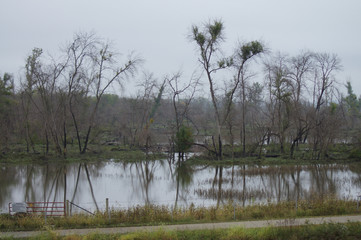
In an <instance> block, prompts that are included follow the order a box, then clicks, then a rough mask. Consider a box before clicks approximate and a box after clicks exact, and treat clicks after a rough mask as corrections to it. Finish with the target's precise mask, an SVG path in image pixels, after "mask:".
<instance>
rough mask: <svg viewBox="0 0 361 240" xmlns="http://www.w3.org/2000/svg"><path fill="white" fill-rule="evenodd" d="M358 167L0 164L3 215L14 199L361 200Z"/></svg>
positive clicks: (98, 204)
mask: <svg viewBox="0 0 361 240" xmlns="http://www.w3.org/2000/svg"><path fill="white" fill-rule="evenodd" d="M360 193H361V166H359V165H352V166H351V165H336V164H332V165H300V166H228V167H224V166H223V167H215V166H188V165H186V164H178V163H172V162H170V161H168V160H158V161H139V162H136V163H123V162H113V161H108V162H100V163H71V164H61V163H59V164H56V163H49V164H46V165H34V164H33V165H0V207H1V210H0V213H1V212H2V213H4V212H7V211H8V204H9V202H25V201H27V202H35V201H64V199H67V200H69V201H71V202H73V203H75V204H77V205H80V206H82V207H84V208H86V209H89V210H91V211H95V210H96V209H100V210H101V209H104V208H105V199H106V198H109V203H110V206H112V207H113V208H115V209H117V208H118V209H119V208H127V207H130V206H134V205H138V204H139V205H145V204H149V203H150V204H157V205H168V206H174V205H177V206H189V205H190V204H191V203H193V204H195V205H198V206H199V205H200V206H210V205H217V204H223V203H227V202H228V201H229V200H233V201H235V202H237V203H238V204H242V205H248V204H254V203H266V202H279V201H287V200H300V199H310V198H314V197H315V196H317V197H322V196H329V195H333V196H335V197H337V198H340V199H344V198H346V199H356V197H357V196H358V195H360Z"/></svg>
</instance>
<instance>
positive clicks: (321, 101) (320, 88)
mask: <svg viewBox="0 0 361 240" xmlns="http://www.w3.org/2000/svg"><path fill="white" fill-rule="evenodd" d="M313 58H314V61H315V70H314V85H313V103H314V108H315V114H314V126H313V129H314V131H313V158H315V159H320V157H321V154H322V153H325V150H326V148H327V137H326V135H327V133H328V132H329V131H334V130H335V129H328V130H327V131H326V129H325V124H326V122H327V121H326V120H327V117H328V115H327V111H323V109H327V105H328V104H329V99H330V98H331V96H332V94H334V84H335V83H336V80H335V78H334V75H333V74H334V72H336V71H339V70H341V68H342V66H341V61H340V59H339V58H338V56H337V55H335V54H334V55H331V54H328V53H316V54H314V55H313ZM323 106H324V108H322V107H323Z"/></svg>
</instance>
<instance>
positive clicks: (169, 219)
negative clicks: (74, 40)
mask: <svg viewBox="0 0 361 240" xmlns="http://www.w3.org/2000/svg"><path fill="white" fill-rule="evenodd" d="M360 212H361V211H360V210H358V209H357V202H356V201H352V200H337V199H334V198H331V197H329V198H323V199H321V198H319V199H314V200H312V201H306V200H302V201H298V204H297V208H296V203H295V202H280V203H269V204H257V205H252V206H245V207H242V206H241V205H238V204H233V203H232V202H229V203H227V204H224V205H220V206H219V207H218V208H217V207H215V206H212V207H195V206H194V205H193V204H191V205H190V206H189V207H179V208H176V209H172V208H171V207H169V206H157V205H147V206H135V207H132V208H128V209H124V210H117V209H113V210H111V211H110V217H109V215H108V214H107V213H105V212H98V213H97V214H96V215H95V216H90V215H85V214H75V215H73V216H68V217H60V218H59V217H58V218H51V217H47V218H46V219H45V218H44V217H43V216H39V215H29V216H10V215H9V214H2V215H0V230H1V231H24V230H41V229H47V228H51V229H69V228H94V227H114V226H144V225H165V224H185V223H205V222H225V221H246V220H267V219H281V218H299V217H312V216H332V215H349V214H359V213H360Z"/></svg>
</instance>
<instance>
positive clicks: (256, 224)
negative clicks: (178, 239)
mask: <svg viewBox="0 0 361 240" xmlns="http://www.w3.org/2000/svg"><path fill="white" fill-rule="evenodd" d="M360 221H361V215H357V216H336V217H315V218H297V219H282V220H264V221H245V222H221V223H201V224H182V225H163V226H144V227H114V228H89V229H67V230H54V231H53V232H55V233H56V234H58V235H59V236H67V235H86V234H89V233H102V234H112V233H131V232H139V231H155V230H158V229H160V228H162V229H164V230H199V229H215V228H232V227H244V228H262V227H268V226H299V225H304V224H306V223H309V224H322V223H328V222H333V223H347V222H360ZM40 233H42V232H41V231H27V232H1V233H0V238H3V237H14V238H24V237H33V236H37V235H39V234H40Z"/></svg>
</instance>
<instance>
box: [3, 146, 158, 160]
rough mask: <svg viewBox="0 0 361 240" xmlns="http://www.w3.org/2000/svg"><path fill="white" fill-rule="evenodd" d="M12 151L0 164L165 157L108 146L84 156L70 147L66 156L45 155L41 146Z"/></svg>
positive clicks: (93, 147) (93, 149)
mask: <svg viewBox="0 0 361 240" xmlns="http://www.w3.org/2000/svg"><path fill="white" fill-rule="evenodd" d="M13 148H14V149H13V150H12V151H9V152H7V153H3V154H0V163H12V164H27V163H43V162H63V163H67V162H82V161H86V162H95V161H109V160H110V159H112V160H114V161H128V162H133V161H139V160H145V159H151V160H156V159H160V158H164V157H165V155H164V154H161V153H152V152H151V153H150V154H148V155H147V154H146V153H145V151H144V149H140V148H129V147H118V146H107V145H90V146H89V148H88V151H87V152H86V153H84V154H81V153H79V151H78V150H77V149H76V148H75V147H74V146H73V147H69V150H68V152H67V154H66V157H65V156H64V155H59V154H56V153H55V152H54V151H49V152H48V153H45V152H44V151H42V150H41V149H42V148H41V146H38V148H37V149H38V150H39V151H36V152H35V153H34V152H26V151H25V150H24V149H23V148H24V146H22V145H20V146H14V147H13Z"/></svg>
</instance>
